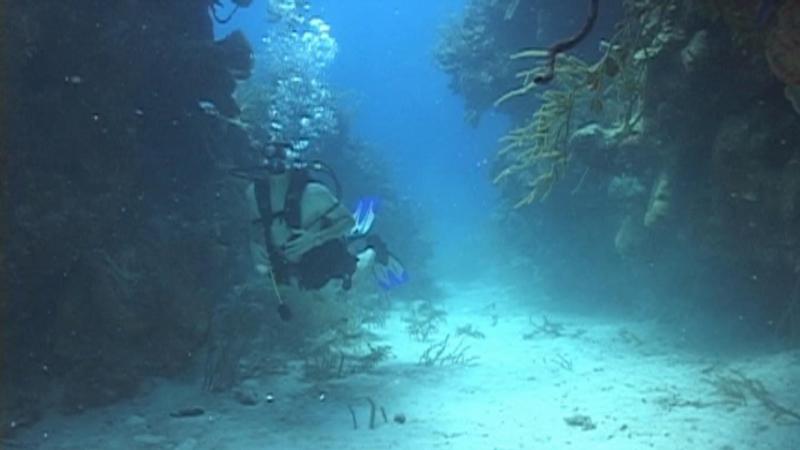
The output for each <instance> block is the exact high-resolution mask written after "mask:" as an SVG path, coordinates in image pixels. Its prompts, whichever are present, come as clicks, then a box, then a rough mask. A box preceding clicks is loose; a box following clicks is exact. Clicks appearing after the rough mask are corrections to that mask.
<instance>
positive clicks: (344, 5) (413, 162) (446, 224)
mask: <svg viewBox="0 0 800 450" xmlns="http://www.w3.org/2000/svg"><path fill="white" fill-rule="evenodd" d="M263 3H264V2H255V3H254V5H253V6H252V7H250V8H248V9H246V10H242V11H240V12H239V13H238V14H237V16H236V17H235V18H234V20H232V21H231V22H230V23H229V24H227V25H226V26H222V27H218V33H219V34H224V33H225V32H228V31H229V30H232V29H236V28H241V29H242V30H243V31H245V33H246V34H247V35H248V37H249V38H250V40H251V42H253V43H254V45H258V42H259V39H260V36H261V35H263V33H264V32H265V30H266V29H267V28H266V27H269V24H268V23H267V21H266V20H265V19H264V13H263V11H264V10H265V9H264V6H263ZM463 6H464V0H441V1H436V2H430V1H425V0H412V1H409V0H385V1H364V0H320V1H316V2H314V4H313V6H312V13H313V14H312V15H319V16H320V17H322V18H323V19H324V20H325V21H326V22H327V23H328V24H329V25H330V26H331V35H332V36H333V37H334V38H335V39H336V41H337V42H338V46H339V52H338V55H337V57H336V60H335V61H334V63H333V64H332V66H331V67H330V70H329V74H328V80H326V81H328V82H329V83H331V85H332V86H333V88H334V89H335V90H336V91H337V92H339V93H340V94H342V98H343V100H342V103H343V104H342V105H341V106H342V107H343V108H344V109H345V110H347V111H349V112H350V113H351V114H352V124H351V126H352V131H351V133H352V135H353V138H355V139H363V140H365V141H366V142H367V143H369V144H371V146H373V147H374V148H375V149H376V150H377V151H380V152H382V153H383V154H384V155H383V156H385V157H386V159H387V160H388V161H389V162H390V163H391V173H387V174H386V177H387V178H389V179H391V180H392V181H393V184H394V186H395V189H396V190H397V192H398V194H399V195H401V196H408V197H410V198H411V199H413V200H414V202H415V203H416V205H417V207H418V208H419V211H418V212H419V214H420V215H421V216H422V217H424V218H425V222H426V223H427V224H428V225H429V226H428V227H426V228H427V231H428V232H429V233H430V236H428V237H429V238H430V239H431V240H432V241H434V242H435V243H436V253H437V255H440V256H441V257H442V258H446V259H448V260H452V258H453V257H456V258H458V257H460V256H466V255H465V253H466V252H469V251H470V248H469V247H466V246H464V245H463V243H464V242H465V241H467V240H470V239H474V238H475V234H476V230H480V229H481V228H482V226H483V225H484V224H486V223H487V221H488V220H489V218H490V216H491V210H492V208H493V204H494V203H495V202H496V192H495V189H494V187H493V186H492V184H491V183H490V175H489V173H488V171H489V168H488V166H487V161H488V160H489V159H490V155H491V153H492V152H494V151H495V149H496V145H497V139H498V138H499V137H500V136H501V135H502V133H503V131H504V129H505V126H506V120H505V119H504V118H502V117H499V116H495V115H492V114H486V115H485V116H484V117H483V118H482V120H481V123H480V126H479V127H477V128H472V127H470V126H469V125H467V124H466V123H465V122H464V120H463V114H464V107H463V102H462V100H461V98H459V97H457V96H456V95H455V94H453V93H452V92H450V90H449V89H448V86H447V80H446V77H445V74H444V73H443V72H442V71H441V70H440V69H439V68H438V67H437V66H436V62H435V59H434V48H435V45H436V42H437V40H438V36H439V32H440V28H441V27H442V26H443V24H445V23H447V20H448V19H449V18H450V17H451V16H453V15H455V14H457V13H458V12H459V11H461V10H462V9H463ZM368 194H369V193H362V195H368ZM390 239H392V240H397V237H391V238H390ZM400 240H402V239H400ZM475 251H477V249H475ZM461 259H462V260H463V259H466V260H476V259H477V258H461ZM443 265H446V264H443ZM463 270H467V269H466V268H464V269H463Z"/></svg>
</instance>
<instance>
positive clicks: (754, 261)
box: [448, 0, 800, 339]
mask: <svg viewBox="0 0 800 450" xmlns="http://www.w3.org/2000/svg"><path fill="white" fill-rule="evenodd" d="M473 3H475V2H473ZM477 3H480V4H481V5H482V8H483V9H479V8H475V7H470V8H467V9H466V12H465V14H466V16H467V17H472V19H466V18H465V19H464V21H463V23H465V24H466V23H470V22H472V21H477V20H483V19H482V18H484V17H489V16H491V15H492V14H493V15H495V16H498V15H499V16H502V12H503V11H504V8H505V7H506V6H507V3H508V2H489V1H486V2H477ZM756 3H758V2H743V1H738V0H729V1H716V2H710V1H704V0H696V1H689V2H685V1H684V2H679V1H674V2H673V1H670V2H648V1H645V2H635V3H634V2H631V3H629V4H627V6H626V9H625V10H624V11H622V12H619V11H618V12H613V11H609V10H608V9H605V10H604V9H602V8H603V5H601V15H602V14H606V15H607V14H612V15H615V20H616V21H617V26H616V27H614V31H613V32H612V33H611V34H610V35H609V39H608V41H607V42H601V49H603V52H602V54H601V55H600V56H599V57H593V58H588V59H586V58H584V59H580V58H577V57H575V56H574V55H571V56H564V57H562V58H559V60H558V61H557V64H556V79H555V81H554V82H553V84H551V85H547V86H539V87H537V88H536V89H534V90H533V91H531V92H530V93H529V92H527V91H526V92H524V93H522V95H517V96H516V97H518V99H517V100H515V101H521V102H524V103H525V104H527V105H531V106H532V107H533V108H534V111H535V113H534V114H533V115H531V114H529V113H526V112H524V111H523V112H520V110H514V109H510V108H505V109H502V111H504V112H506V113H508V114H509V115H510V117H511V119H512V123H513V124H514V128H513V130H512V131H510V132H509V134H508V135H507V137H506V138H505V139H504V146H503V148H502V149H501V151H500V153H499V156H498V158H497V161H496V163H495V167H496V172H495V180H496V181H497V182H498V183H499V185H500V187H501V189H502V190H503V192H504V197H505V198H506V199H507V200H508V204H509V206H511V205H516V209H512V211H513V212H510V213H509V214H512V215H519V216H522V217H527V218H528V220H530V221H531V223H532V224H533V225H532V226H531V230H532V233H531V236H532V237H531V239H533V238H534V236H542V235H543V234H544V235H548V233H553V234H554V235H555V236H562V237H563V236H567V238H566V239H563V240H561V239H556V240H555V241H554V243H553V244H551V245H550V246H551V247H552V248H551V249H550V250H549V252H550V253H552V254H558V255H560V257H559V258H555V257H550V258H547V263H546V264H545V266H546V267H551V268H552V269H553V270H552V273H553V276H552V277H551V278H550V279H551V280H558V279H559V278H564V279H565V280H563V281H564V282H563V283H559V282H555V283H554V284H555V285H556V286H558V287H556V289H568V290H571V291H574V290H575V289H576V283H573V282H570V281H569V280H571V278H570V277H569V276H564V275H563V274H569V273H575V272H576V271H583V270H582V269H578V268H576V267H574V265H575V261H576V260H577V261H594V262H592V263H588V265H587V266H586V267H587V268H590V267H599V266H602V267H604V270H602V271H598V270H593V271H592V272H593V273H594V272H597V273H598V276H597V277H592V276H589V277H584V278H583V279H584V281H586V280H591V281H590V282H589V284H591V283H594V285H593V286H589V285H587V286H584V288H585V289H586V290H587V291H588V290H589V289H597V288H598V287H600V286H602V288H603V290H604V292H605V293H606V294H607V296H608V297H609V298H616V299H622V298H627V299H629V300H630V301H631V302H632V303H633V304H635V303H636V302H637V301H636V300H632V299H635V298H643V297H656V298H658V300H657V302H658V303H660V304H661V305H662V306H661V309H662V311H667V310H670V311H669V312H668V314H672V313H673V312H674V311H677V310H680V309H681V308H684V307H687V305H688V307H696V305H699V304H705V305H720V304H725V305H727V306H729V307H730V310H733V311H742V314H743V315H745V316H747V317H748V318H747V320H746V321H749V322H748V323H747V324H744V325H742V326H749V327H751V328H758V329H761V330H762V332H766V331H769V332H774V333H776V334H780V335H784V336H790V337H793V338H794V339H797V338H798V336H800V315H799V314H798V311H800V308H799V306H800V288H799V287H798V286H800V283H798V279H800V264H799V263H798V261H799V260H800V221H799V220H800V218H799V216H798V207H800V205H799V204H798V194H797V186H798V177H800V170H798V167H799V166H798V164H799V163H798V160H799V159H800V153H798V152H799V151H800V150H798V149H800V134H799V133H800V115H798V114H797V112H796V111H795V109H796V108H795V107H796V94H795V93H796V89H797V83H798V81H797V78H796V76H797V75H798V74H799V73H800V71H798V69H797V68H798V61H799V60H800V55H798V52H797V49H798V46H797V45H792V44H791V43H795V44H796V43H797V42H798V41H797V38H798V33H800V32H798V31H797V30H800V28H799V27H797V26H794V25H793V24H796V23H797V20H798V19H797V18H798V17H800V13H799V12H798V11H800V6H798V3H797V2H791V1H787V2H774V5H773V6H775V7H774V8H773V9H770V10H761V11H760V10H759V9H758V5H757V4H756ZM517 7H518V8H519V10H521V11H527V10H528V9H530V8H533V7H538V8H545V9H546V8H547V7H548V5H547V4H545V3H544V2H536V1H533V0H530V1H527V2H526V1H524V0H523V1H520V2H519V5H518V6H517ZM485 9H488V10H492V11H493V13H491V14H490V13H487V12H485V11H484V10H485ZM582 10H583V5H581V6H580V8H578V7H577V6H575V5H573V7H572V9H571V10H570V11H568V12H567V13H566V14H563V15H561V17H563V20H562V21H561V22H560V23H561V24H563V25H564V27H565V28H567V29H572V28H575V27H574V26H572V25H569V26H567V24H569V23H570V19H571V18H573V17H576V16H577V17H580V13H581V11H582ZM559 13H564V11H559ZM540 14H544V13H542V12H540ZM549 17H550V18H551V19H552V18H554V17H557V16H556V14H552V15H550V16H549ZM528 20H529V22H530V24H529V31H528V33H527V34H510V33H509V32H508V30H507V29H506V28H504V27H502V26H500V25H498V23H499V22H493V23H494V25H487V26H486V28H485V29H483V30H482V33H484V34H485V35H492V36H507V37H508V39H510V40H508V41H504V42H503V44H502V45H500V44H497V39H495V41H487V42H489V43H488V44H486V45H487V46H488V47H490V48H492V47H493V48H494V52H495V53H497V54H504V53H507V52H508V49H509V47H516V48H517V49H518V50H522V49H529V48H531V47H535V46H537V45H538V46H542V45H541V44H539V43H538V42H537V37H536V35H535V33H534V31H533V30H535V29H536V22H535V21H532V20H531V19H530V18H528ZM555 20H557V19H555ZM490 48H487V49H484V51H485V52H486V53H492V50H491V49H490ZM455 51H456V52H457V50H455ZM463 53H464V55H463V59H464V60H465V61H470V60H471V59H470V58H471V54H470V52H468V51H465V52H463ZM450 59H452V60H458V57H457V56H455V55H451V57H450ZM491 61H492V60H490V61H489V62H487V64H486V65H485V66H484V67H486V70H488V71H495V70H496V69H494V67H495V65H494V64H493V63H492V62H491ZM529 66H530V64H529ZM528 70H529V71H533V72H531V73H535V71H536V70H537V68H536V67H535V66H533V67H529V68H528ZM448 73H450V74H451V75H452V74H453V73H455V72H454V71H452V70H450V71H448ZM497 73H498V76H502V75H503V74H505V73H506V71H503V70H499V71H497ZM453 79H454V80H457V79H458V77H457V76H454V77H453ZM454 82H455V81H454ZM519 85H520V82H517V84H516V85H515V86H512V87H511V88H507V87H506V88H504V87H502V86H501V85H499V84H495V85H494V86H493V87H492V88H489V89H488V90H487V89H473V88H467V90H470V89H472V90H473V91H475V92H467V93H466V94H465V95H466V96H467V98H470V96H477V97H481V98H483V97H486V98H487V99H488V97H490V96H491V95H492V94H493V95H494V96H495V98H502V97H503V96H504V94H507V93H508V92H509V91H511V92H513V89H515V88H517V87H519ZM485 86H488V84H487V85H485ZM456 91H457V92H460V91H459V90H458V89H456ZM468 103H469V102H468ZM528 205H534V206H532V207H531V206H528ZM525 208H531V209H530V210H526V209H525ZM543 212H544V214H543ZM515 232H518V230H516V231H515ZM587 236H588V238H587ZM576 252H577V254H579V255H580V256H579V257H578V256H575V255H576ZM570 255H572V256H575V258H570ZM558 261H562V263H559V262H558ZM563 264H567V265H569V267H565V266H564V265H563ZM600 272H602V274H600ZM559 274H561V275H559ZM625 279H628V280H637V281H638V282H629V283H625V282H624V281H622V280H625ZM614 280H617V281H614ZM722 280H724V282H723V281H722ZM721 282H722V284H720V283H721ZM566 284H569V285H570V286H569V287H565V285H566ZM626 284H627V286H624V285H626ZM632 286H639V288H632ZM722 286H724V287H722ZM641 287H646V289H645V290H647V291H648V292H647V293H643V289H641ZM561 292H562V293H563V292H565V291H561ZM654 292H658V294H654ZM621 301H622V303H624V304H627V305H628V306H632V304H630V303H628V300H621ZM737 308H738V309H737Z"/></svg>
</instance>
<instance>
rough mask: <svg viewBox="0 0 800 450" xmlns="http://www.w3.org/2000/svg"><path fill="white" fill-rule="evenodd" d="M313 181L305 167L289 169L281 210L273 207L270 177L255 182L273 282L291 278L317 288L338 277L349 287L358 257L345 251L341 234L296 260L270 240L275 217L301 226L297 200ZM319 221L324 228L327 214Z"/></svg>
mask: <svg viewBox="0 0 800 450" xmlns="http://www.w3.org/2000/svg"><path fill="white" fill-rule="evenodd" d="M312 181H313V180H312V179H311V177H310V176H309V174H308V172H307V171H306V170H292V171H290V172H289V187H288V190H287V191H286V199H285V201H284V208H283V211H273V210H272V204H271V197H270V185H269V180H258V181H256V182H255V196H256V203H257V204H258V211H259V215H260V216H261V223H262V225H263V226H264V237H265V241H266V245H267V252H268V253H269V259H270V265H271V266H272V274H273V276H274V277H275V282H276V283H278V284H289V282H290V280H292V279H295V280H297V284H298V286H299V287H300V288H301V289H309V290H316V289H320V288H322V287H323V286H325V284H327V283H328V282H329V281H330V280H333V279H341V280H342V285H343V287H344V288H345V289H349V288H350V284H351V278H352V276H353V273H354V272H355V271H356V262H357V258H356V257H355V256H353V255H352V254H350V252H349V251H348V249H347V242H346V240H345V239H344V237H342V238H341V239H331V240H329V241H327V242H325V243H324V244H322V245H319V246H317V247H314V248H312V249H311V250H309V251H308V252H306V253H305V254H303V256H302V257H301V259H300V261H298V262H291V261H289V260H287V259H286V257H285V256H284V255H283V252H282V251H281V250H280V249H279V248H277V247H276V246H275V243H274V242H273V241H272V223H273V221H274V220H275V219H276V218H278V217H281V216H282V217H283V219H284V220H285V221H286V224H287V225H288V226H289V227H290V228H291V229H293V230H299V229H301V228H303V226H302V223H301V222H302V221H301V217H302V216H301V213H302V211H301V208H302V205H301V204H300V202H301V199H302V197H303V191H304V190H305V188H306V186H307V185H308V183H310V182H312ZM319 220H320V222H321V226H322V228H323V229H324V228H326V227H327V226H329V224H328V223H326V222H328V221H329V219H328V218H327V216H324V215H323V216H322V217H321V218H320V219H319Z"/></svg>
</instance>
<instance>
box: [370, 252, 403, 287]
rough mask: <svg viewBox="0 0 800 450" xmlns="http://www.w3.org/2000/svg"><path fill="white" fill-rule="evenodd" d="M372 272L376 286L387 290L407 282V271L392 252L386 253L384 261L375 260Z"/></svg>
mask: <svg viewBox="0 0 800 450" xmlns="http://www.w3.org/2000/svg"><path fill="white" fill-rule="evenodd" d="M372 273H373V275H374V276H375V281H376V282H377V283H378V286H380V287H381V288H383V289H384V290H387V291H388V290H391V289H394V288H396V287H398V286H401V285H403V284H406V283H407V282H408V271H406V269H405V267H403V264H402V263H401V262H400V261H399V260H398V259H397V258H396V257H395V256H394V255H392V254H389V255H388V257H387V258H386V262H385V263H382V262H381V261H378V260H376V261H375V265H374V266H373V267H372Z"/></svg>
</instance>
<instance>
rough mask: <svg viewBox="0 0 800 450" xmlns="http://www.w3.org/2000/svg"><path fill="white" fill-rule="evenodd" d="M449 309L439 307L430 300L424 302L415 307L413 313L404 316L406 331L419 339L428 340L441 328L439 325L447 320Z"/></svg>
mask: <svg viewBox="0 0 800 450" xmlns="http://www.w3.org/2000/svg"><path fill="white" fill-rule="evenodd" d="M446 316H447V311H445V310H443V309H438V308H436V307H435V306H433V304H431V303H430V302H423V303H420V304H418V305H416V306H415V307H414V309H413V310H412V311H411V314H410V315H408V316H406V317H404V318H403V321H404V322H405V323H406V331H408V334H409V335H411V337H413V338H414V339H417V340H418V341H426V340H427V339H428V337H429V336H430V335H431V334H433V333H436V332H437V331H438V330H439V325H441V324H443V323H446V322H447V318H446Z"/></svg>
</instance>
